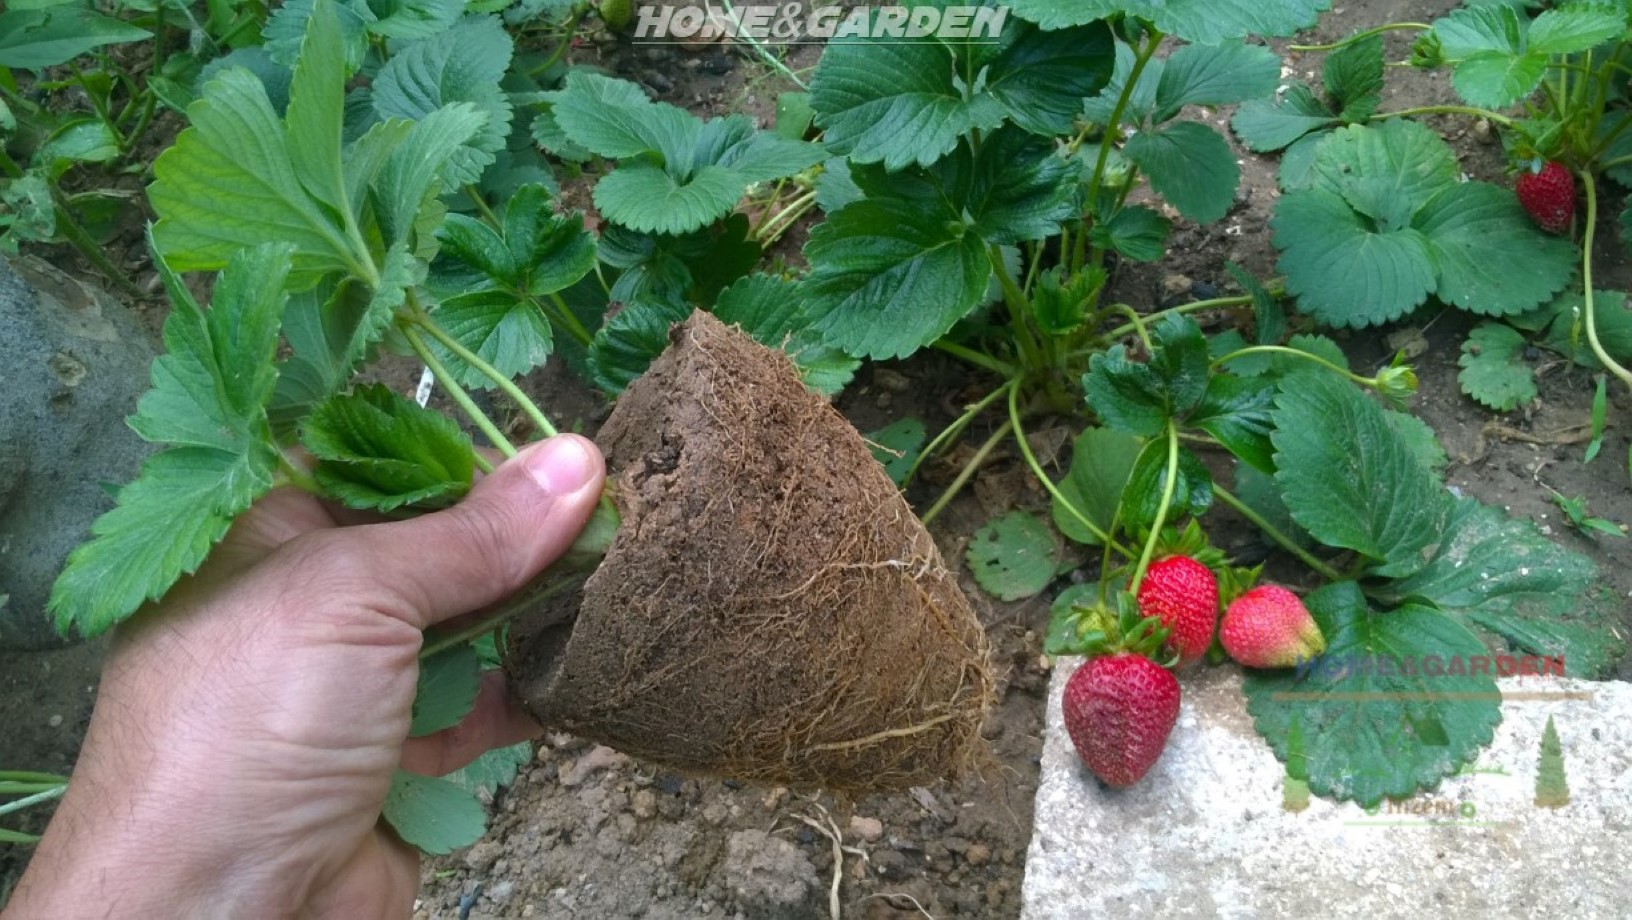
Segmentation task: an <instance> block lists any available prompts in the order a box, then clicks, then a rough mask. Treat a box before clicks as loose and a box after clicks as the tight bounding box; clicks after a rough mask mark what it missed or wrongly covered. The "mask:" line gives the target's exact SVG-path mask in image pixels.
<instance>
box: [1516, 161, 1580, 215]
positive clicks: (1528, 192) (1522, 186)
mask: <svg viewBox="0 0 1632 920" xmlns="http://www.w3.org/2000/svg"><path fill="white" fill-rule="evenodd" d="M1513 191H1514V193H1515V194H1517V195H1518V196H1519V204H1521V205H1523V206H1524V212H1525V213H1526V214H1529V215H1530V219H1531V220H1533V221H1535V222H1536V226H1538V227H1540V228H1541V229H1543V230H1545V231H1547V232H1548V233H1565V232H1568V231H1569V229H1570V222H1571V221H1573V220H1574V219H1575V177H1574V176H1572V175H1570V171H1569V169H1567V168H1565V166H1564V164H1562V163H1557V162H1553V161H1548V162H1547V163H1546V164H1544V165H1543V166H1542V167H1541V169H1540V170H1537V171H1534V172H1532V171H1530V170H1525V171H1524V172H1521V173H1519V177H1518V178H1517V179H1515V180H1514V182H1513Z"/></svg>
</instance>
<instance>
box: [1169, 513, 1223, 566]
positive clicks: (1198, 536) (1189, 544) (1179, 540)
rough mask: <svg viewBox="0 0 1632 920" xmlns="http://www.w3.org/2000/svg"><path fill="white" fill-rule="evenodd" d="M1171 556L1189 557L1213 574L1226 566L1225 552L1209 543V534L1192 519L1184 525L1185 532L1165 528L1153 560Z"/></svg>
mask: <svg viewBox="0 0 1632 920" xmlns="http://www.w3.org/2000/svg"><path fill="white" fill-rule="evenodd" d="M1169 556H1188V557H1190V558H1191V559H1194V560H1196V561H1197V562H1199V563H1201V564H1202V565H1204V566H1206V567H1207V568H1209V569H1212V570H1213V574H1215V575H1216V574H1218V572H1219V571H1220V570H1221V569H1223V568H1224V566H1225V562H1226V560H1225V558H1224V552H1223V551H1222V550H1220V549H1218V548H1216V547H1214V546H1213V545H1212V544H1210V543H1208V542H1207V534H1206V532H1205V531H1203V530H1202V529H1201V524H1200V523H1198V522H1197V521H1196V520H1195V519H1194V518H1191V519H1190V521H1189V522H1188V523H1186V524H1185V525H1184V529H1183V530H1179V529H1178V528H1174V527H1163V528H1162V534H1161V536H1160V537H1158V538H1157V539H1156V551H1155V553H1154V554H1153V555H1152V557H1151V558H1153V559H1166V558H1167V557H1169Z"/></svg>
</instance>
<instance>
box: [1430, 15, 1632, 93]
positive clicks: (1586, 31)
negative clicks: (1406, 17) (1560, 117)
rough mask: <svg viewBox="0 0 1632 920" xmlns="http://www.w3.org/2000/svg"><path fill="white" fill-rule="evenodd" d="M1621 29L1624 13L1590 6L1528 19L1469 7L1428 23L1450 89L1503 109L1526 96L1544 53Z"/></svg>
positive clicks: (1537, 79) (1542, 67) (1575, 48)
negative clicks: (1448, 74) (1431, 24)
mask: <svg viewBox="0 0 1632 920" xmlns="http://www.w3.org/2000/svg"><path fill="white" fill-rule="evenodd" d="M1625 31H1626V16H1625V13H1624V11H1619V10H1617V11H1616V12H1613V13H1611V12H1610V11H1608V10H1606V9H1603V8H1600V7H1596V6H1594V5H1592V4H1585V3H1583V4H1575V5H1571V6H1567V7H1563V8H1560V9H1553V10H1546V11H1544V12H1542V13H1541V14H1540V15H1538V16H1537V17H1536V18H1535V20H1534V21H1526V20H1524V19H1523V18H1522V17H1521V16H1520V15H1519V11H1518V10H1517V9H1515V8H1514V7H1511V6H1506V5H1483V6H1470V7H1467V8H1464V9H1460V10H1456V11H1454V12H1452V13H1451V14H1450V15H1448V16H1446V17H1445V18H1444V19H1441V20H1439V21H1438V22H1436V23H1434V30H1433V35H1434V37H1435V38H1436V39H1438V41H1439V45H1440V50H1441V52H1442V55H1443V57H1444V60H1446V61H1447V62H1449V63H1451V64H1453V65H1454V67H1455V70H1454V71H1453V73H1452V75H1451V85H1452V86H1453V87H1455V89H1456V91H1457V94H1458V95H1460V96H1461V97H1462V98H1463V99H1466V100H1467V101H1468V102H1469V103H1471V104H1473V105H1477V106H1485V107H1489V108H1505V107H1507V106H1510V105H1512V104H1514V103H1516V102H1518V101H1519V100H1521V99H1523V98H1525V97H1526V96H1528V95H1530V93H1532V92H1533V91H1535V89H1536V87H1537V86H1538V85H1539V84H1540V83H1541V78H1542V75H1543V74H1545V73H1546V72H1547V65H1548V59H1549V56H1550V55H1567V54H1575V53H1578V52H1582V51H1586V50H1588V49H1590V48H1592V47H1594V46H1596V45H1598V44H1600V43H1602V42H1605V41H1608V40H1610V39H1612V38H1616V37H1618V36H1620V35H1622V34H1623V33H1624V32H1625Z"/></svg>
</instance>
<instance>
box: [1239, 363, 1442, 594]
mask: <svg viewBox="0 0 1632 920" xmlns="http://www.w3.org/2000/svg"><path fill="white" fill-rule="evenodd" d="M1271 417H1272V419H1273V420H1274V424H1275V431H1274V433H1273V434H1272V435H1271V436H1270V440H1271V441H1272V442H1273V443H1274V445H1275V470H1276V472H1275V480H1276V482H1278V483H1279V484H1280V486H1281V488H1282V489H1283V490H1284V493H1285V500H1286V505H1287V507H1288V508H1289V509H1291V511H1292V517H1293V518H1294V519H1295V520H1297V522H1298V523H1299V524H1301V525H1302V526H1303V527H1304V529H1306V530H1308V531H1309V533H1310V534H1312V535H1313V536H1314V537H1315V538H1316V539H1318V540H1320V542H1322V543H1324V544H1326V545H1327V546H1333V547H1341V548H1344V549H1351V550H1354V551H1355V552H1358V553H1360V554H1361V555H1363V556H1366V557H1367V558H1369V559H1371V560H1374V565H1373V568H1372V571H1373V572H1374V573H1375V574H1377V575H1384V576H1393V577H1399V576H1404V575H1409V574H1411V573H1413V572H1416V571H1418V570H1420V569H1421V568H1422V567H1423V566H1424V565H1426V564H1427V562H1428V560H1429V558H1430V557H1431V556H1432V554H1433V553H1434V552H1435V550H1436V549H1437V548H1438V546H1439V544H1440V541H1441V539H1442V535H1443V532H1444V529H1445V519H1446V515H1447V514H1448V513H1449V507H1450V499H1449V497H1448V496H1447V494H1446V493H1445V491H1444V489H1443V488H1442V487H1441V485H1440V483H1439V481H1438V480H1437V479H1436V477H1435V476H1434V474H1433V473H1432V472H1430V471H1429V470H1428V468H1427V467H1426V466H1424V465H1423V463H1422V462H1421V460H1420V459H1419V456H1418V455H1417V454H1416V453H1414V452H1413V450H1412V449H1411V447H1410V446H1409V445H1408V444H1407V443H1406V442H1405V441H1404V440H1403V439H1402V438H1401V437H1400V435H1399V433H1398V432H1397V431H1396V429H1395V428H1394V427H1393V426H1392V425H1390V424H1389V423H1388V421H1387V419H1386V418H1385V417H1384V415H1383V410H1382V408H1381V407H1379V406H1378V405H1377V404H1376V403H1375V402H1373V401H1372V400H1370V399H1368V398H1367V397H1365V396H1364V395H1362V394H1361V392H1360V391H1359V390H1358V389H1356V388H1355V387H1354V385H1353V384H1350V383H1349V382H1348V381H1346V380H1344V379H1342V378H1341V377H1339V376H1337V375H1336V374H1334V373H1331V372H1330V371H1327V370H1324V369H1320V368H1312V369H1306V370H1301V371H1297V372H1296V373H1293V374H1289V375H1288V376H1287V377H1285V378H1284V379H1283V381H1282V385H1281V388H1280V392H1279V394H1278V395H1277V396H1276V397H1275V408H1274V410H1273V412H1272V413H1271Z"/></svg>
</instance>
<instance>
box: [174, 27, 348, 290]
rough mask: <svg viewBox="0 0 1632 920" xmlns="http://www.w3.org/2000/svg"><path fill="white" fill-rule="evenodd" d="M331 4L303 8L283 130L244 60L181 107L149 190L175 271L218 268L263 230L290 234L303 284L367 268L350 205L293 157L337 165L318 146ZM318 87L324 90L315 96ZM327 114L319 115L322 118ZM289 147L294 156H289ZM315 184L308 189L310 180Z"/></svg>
mask: <svg viewBox="0 0 1632 920" xmlns="http://www.w3.org/2000/svg"><path fill="white" fill-rule="evenodd" d="M335 29H336V27H335V26H334V19H333V12H332V7H331V6H330V5H329V4H323V5H321V6H319V7H318V11H317V12H316V13H315V14H314V15H313V16H312V37H311V40H310V42H309V44H310V45H311V48H310V52H311V53H308V54H304V55H302V56H301V61H300V65H299V67H297V69H296V84H297V85H298V86H300V87H302V88H305V89H307V90H309V92H304V93H302V94H301V95H302V97H303V98H301V99H297V100H295V101H292V102H291V104H290V112H291V114H292V115H295V116H296V118H293V119H291V120H290V122H289V124H288V127H287V130H286V129H285V126H284V124H283V122H281V121H280V120H279V119H278V116H277V113H276V112H275V111H274V110H273V109H272V103H271V102H270V101H269V100H268V98H267V95H266V88H265V86H264V85H263V84H262V83H261V81H260V80H259V79H258V78H257V77H255V76H254V75H253V74H251V73H250V72H249V71H247V70H241V69H236V68H235V69H231V70H227V71H224V72H222V73H221V75H220V76H218V77H216V78H215V79H214V80H212V81H210V82H209V83H208V84H207V85H206V86H205V87H204V91H203V94H202V95H201V96H200V98H199V101H198V102H196V103H194V104H193V106H192V107H191V108H190V109H188V118H189V120H190V121H191V123H192V126H191V127H190V128H188V129H187V130H185V131H183V132H182V133H181V134H180V136H178V137H177V138H176V142H175V144H174V145H172V146H171V147H170V149H168V150H166V151H165V152H164V153H163V154H162V155H160V156H159V158H158V159H157V160H156V161H154V164H153V174H154V176H155V177H156V178H155V181H154V183H153V185H152V186H150V187H149V189H148V199H149V200H150V201H151V202H152V204H153V210H154V211H155V212H157V214H158V215H159V221H158V223H157V225H155V226H154V228H153V238H154V240H155V242H156V244H157V245H158V247H159V249H160V250H161V251H162V252H163V253H164V254H165V256H166V258H167V259H168V260H169V261H170V264H171V265H172V267H174V268H175V269H176V270H177V271H197V270H210V269H219V268H221V267H223V266H224V265H226V263H227V260H228V259H230V258H231V257H232V255H233V253H235V252H237V251H238V250H240V249H244V248H248V247H250V246H254V245H258V244H260V243H263V242H266V241H268V240H275V241H280V242H288V243H292V244H293V245H294V246H295V254H294V264H295V271H294V281H295V283H296V285H297V286H302V287H309V286H310V285H311V284H312V283H315V282H316V280H317V278H318V277H319V276H321V275H323V274H326V273H328V272H331V271H339V270H347V269H350V270H351V271H352V272H353V273H354V274H357V275H359V276H361V277H364V278H372V277H374V276H375V271H374V269H373V267H372V257H371V255H370V254H369V253H368V251H367V249H366V248H365V247H364V246H363V244H362V242H361V240H360V239H358V238H356V236H355V234H354V232H348V229H347V225H348V224H349V223H350V221H351V213H350V211H349V209H348V210H346V211H345V212H344V213H341V214H336V213H335V211H334V203H333V202H332V201H329V200H326V199H327V198H328V197H329V195H331V194H332V189H333V188H334V187H335V185H334V182H333V179H334V178H335V177H332V176H324V175H321V174H317V173H314V174H312V175H304V176H303V175H302V174H301V173H300V170H299V167H300V166H306V167H308V168H322V166H323V165H332V166H335V167H338V166H339V162H338V158H335V161H334V162H333V163H332V164H329V157H328V156H326V155H318V154H317V153H315V152H314V153H300V154H298V155H297V154H296V153H295V151H322V150H325V149H329V145H331V144H332V143H333V140H334V139H335V138H338V137H339V136H340V130H341V125H340V106H339V105H338V102H337V100H339V98H340V94H341V93H342V91H343V90H344V86H343V80H342V79H333V80H320V79H317V78H314V77H313V76H312V74H314V73H315V74H319V75H323V74H327V75H329V76H333V75H335V74H336V73H339V71H338V70H337V69H336V68H337V66H338V60H337V57H336V56H337V55H338V54H339V51H338V45H337V44H336V43H335V40H334V39H335V36H336V32H335ZM320 95H321V96H326V97H327V98H326V99H319V98H315V97H317V96H320ZM324 120H326V122H327V123H323V122H324ZM297 156H298V158H297ZM314 188H315V189H318V192H316V193H314V192H313V191H311V189H314Z"/></svg>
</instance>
